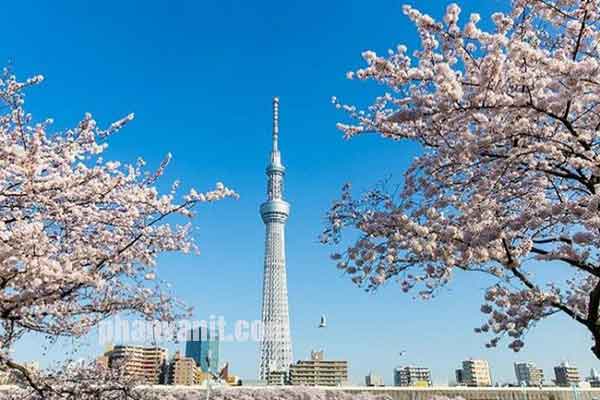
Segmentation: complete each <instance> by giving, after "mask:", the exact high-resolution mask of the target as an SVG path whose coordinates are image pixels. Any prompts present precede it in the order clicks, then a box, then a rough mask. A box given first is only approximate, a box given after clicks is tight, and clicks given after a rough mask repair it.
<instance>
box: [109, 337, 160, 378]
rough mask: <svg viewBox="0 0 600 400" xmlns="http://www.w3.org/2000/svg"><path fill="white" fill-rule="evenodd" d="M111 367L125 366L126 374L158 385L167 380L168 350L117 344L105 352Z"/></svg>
mask: <svg viewBox="0 0 600 400" xmlns="http://www.w3.org/2000/svg"><path fill="white" fill-rule="evenodd" d="M105 356H107V357H108V366H109V367H110V368H123V371H124V373H125V374H127V375H129V376H133V377H136V378H139V379H140V381H141V382H143V383H145V384H150V385H156V384H160V383H164V382H165V373H166V370H167V350H166V349H163V348H161V347H143V346H122V345H120V346H115V347H114V348H112V350H109V351H107V352H106V353H105Z"/></svg>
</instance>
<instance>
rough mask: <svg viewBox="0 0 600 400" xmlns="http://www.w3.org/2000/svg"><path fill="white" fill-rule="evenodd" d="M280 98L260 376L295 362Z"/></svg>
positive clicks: (270, 173)
mask: <svg viewBox="0 0 600 400" xmlns="http://www.w3.org/2000/svg"><path fill="white" fill-rule="evenodd" d="M278 137H279V99H278V98H277V97H275V98H273V148H272V150H271V159H270V162H269V165H268V166H267V171H266V172H267V177H268V185H267V201H266V202H264V203H263V204H262V205H261V206H260V215H261V217H262V220H263V222H264V223H265V227H266V238H265V266H264V268H265V269H264V278H263V279H264V280H263V297H262V322H263V328H264V331H263V338H262V342H261V347H260V367H259V370H260V373H259V377H260V379H265V380H266V379H268V377H269V373H271V372H286V373H287V372H288V371H289V366H290V364H291V363H292V339H291V336H290V318H289V312H288V293H287V277H286V267H285V222H286V220H287V218H288V215H289V213H290V205H289V204H288V203H287V202H285V201H284V200H283V176H284V174H285V168H284V167H283V164H282V163H281V154H280V153H279V148H278V143H277V142H278Z"/></svg>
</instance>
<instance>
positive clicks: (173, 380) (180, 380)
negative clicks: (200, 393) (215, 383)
mask: <svg viewBox="0 0 600 400" xmlns="http://www.w3.org/2000/svg"><path fill="white" fill-rule="evenodd" d="M207 376H208V375H207V374H205V373H203V372H202V370H201V369H200V367H199V366H198V365H197V364H196V361H195V360H194V359H193V358H191V357H183V356H182V355H181V353H180V352H179V351H178V352H176V353H175V356H174V357H173V359H172V360H171V362H170V363H169V372H168V374H167V383H169V384H171V385H200V384H202V382H204V380H206V379H207Z"/></svg>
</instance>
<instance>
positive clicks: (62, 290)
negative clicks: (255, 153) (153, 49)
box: [0, 71, 236, 398]
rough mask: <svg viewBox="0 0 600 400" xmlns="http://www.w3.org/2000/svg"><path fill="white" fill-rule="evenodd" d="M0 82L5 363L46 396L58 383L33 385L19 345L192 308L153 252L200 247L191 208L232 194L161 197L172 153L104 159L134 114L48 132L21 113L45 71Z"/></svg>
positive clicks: (0, 343) (1, 363)
mask: <svg viewBox="0 0 600 400" xmlns="http://www.w3.org/2000/svg"><path fill="white" fill-rule="evenodd" d="M1 78H2V79H1V80H0V102H1V103H2V111H1V114H0V368H1V369H8V370H13V371H18V373H19V374H20V375H21V376H22V377H24V380H25V381H26V382H27V383H29V384H30V385H31V386H32V387H34V388H35V390H36V392H37V393H41V392H40V390H41V389H44V388H48V387H49V385H48V384H46V383H45V382H50V381H56V379H50V380H48V379H43V380H42V381H41V383H40V382H37V381H38V379H37V377H36V375H35V374H33V373H32V372H31V371H28V370H27V368H25V367H24V366H23V365H20V364H19V363H17V362H15V360H14V359H13V357H12V355H11V351H10V350H11V349H12V348H13V346H14V344H15V343H16V342H17V341H18V340H19V339H20V338H21V337H22V336H23V335H24V334H26V333H30V332H37V333H39V334H42V335H46V337H47V338H49V339H53V338H58V337H76V338H77V337H81V336H83V335H86V334H87V333H88V332H90V330H91V329H92V328H93V327H95V326H96V325H97V324H98V322H100V321H101V320H103V319H106V318H108V317H110V316H112V315H114V314H116V313H122V312H123V313H134V314H137V315H139V316H141V317H143V318H146V319H148V320H160V321H167V320H172V319H174V318H176V317H177V316H178V315H181V314H183V313H185V307H183V305H182V304H181V303H179V302H178V301H177V300H175V298H174V297H173V296H172V295H171V293H169V291H168V290H167V289H166V286H165V285H164V284H163V283H162V282H158V281H156V280H155V278H156V273H155V267H156V260H157V257H158V256H159V255H161V254H163V253H166V252H189V251H195V250H196V245H195V243H194V241H193V237H192V235H191V225H190V222H189V219H191V218H192V217H193V216H194V213H193V208H194V207H195V206H196V205H197V204H199V203H204V202H213V201H217V200H220V199H223V198H225V197H235V196H236V194H235V193H234V192H233V191H232V190H230V189H228V188H226V187H225V186H223V184H221V183H217V185H216V189H214V190H211V191H209V192H206V193H200V192H196V191H195V190H193V189H192V190H190V191H189V193H187V194H179V193H178V190H177V186H178V184H177V183H175V184H173V186H172V188H171V189H170V191H167V192H166V193H161V192H160V191H159V190H158V189H157V187H156V184H157V180H158V179H159V178H160V176H161V175H162V173H163V171H164V169H165V167H166V166H167V164H168V161H169V159H170V156H169V157H167V158H166V159H165V161H163V163H162V164H161V165H160V167H159V168H158V170H157V171H156V172H154V173H148V172H144V169H143V167H144V161H143V160H141V159H140V160H138V161H137V162H136V163H135V164H134V165H126V164H121V163H120V162H117V161H107V160H104V159H103V157H102V156H103V153H104V152H105V150H106V148H107V140H108V139H109V138H110V136H111V135H113V134H114V133H116V132H117V131H118V130H119V129H121V128H122V127H123V126H124V125H125V124H126V123H128V122H129V121H131V120H132V119H133V115H129V116H127V117H125V118H123V119H121V120H118V121H117V122H115V123H113V124H112V125H110V126H109V127H108V128H106V129H102V128H99V127H98V126H97V124H96V122H95V121H94V119H93V118H92V116H91V115H90V114H86V115H85V117H84V118H83V119H82V120H81V122H79V123H78V124H77V126H75V127H74V128H72V129H69V130H67V131H65V132H52V131H51V127H52V121H51V120H46V121H44V122H40V123H35V122H34V119H33V117H32V116H31V115H30V114H28V113H26V111H25V109H24V93H23V91H24V89H25V88H27V87H28V86H31V85H34V84H37V83H39V82H41V81H42V77H41V76H37V77H34V78H32V79H29V80H27V81H25V82H20V81H18V80H17V79H16V78H15V77H14V76H12V75H11V74H10V71H5V73H4V75H3V76H2V77H1ZM92 370H93V369H92ZM90 374H91V375H90ZM84 375H85V374H83V373H81V372H80V373H79V376H80V377H81V376H84ZM88 375H89V376H95V377H96V378H94V379H95V380H96V381H98V379H99V378H97V377H98V376H99V375H97V374H96V375H94V374H93V373H88ZM52 376H53V377H56V376H58V375H57V374H54V375H52ZM52 376H51V377H52ZM46 378H48V376H46ZM65 379H66V378H64V377H63V376H61V377H60V379H59V381H60V380H63V381H64V380H65ZM36 382H37V383H36ZM75 397H77V396H75ZM77 398H79V397H77Z"/></svg>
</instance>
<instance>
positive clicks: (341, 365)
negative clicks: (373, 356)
mask: <svg viewBox="0 0 600 400" xmlns="http://www.w3.org/2000/svg"><path fill="white" fill-rule="evenodd" d="M289 382H290V384H292V385H303V386H342V385H345V384H346V383H347V382H348V361H331V360H325V357H324V354H323V351H313V352H311V354H310V360H306V361H298V362H297V363H295V364H292V365H291V366H290V372H289Z"/></svg>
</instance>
